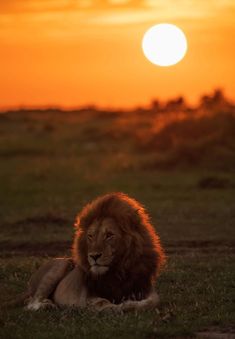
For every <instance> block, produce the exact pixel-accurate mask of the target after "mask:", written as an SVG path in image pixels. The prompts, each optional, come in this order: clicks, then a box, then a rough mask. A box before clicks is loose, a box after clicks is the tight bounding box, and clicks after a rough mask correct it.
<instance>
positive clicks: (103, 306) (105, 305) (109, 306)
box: [87, 291, 159, 312]
mask: <svg viewBox="0 0 235 339" xmlns="http://www.w3.org/2000/svg"><path fill="white" fill-rule="evenodd" d="M158 304H159V296H158V294H157V293H156V292H155V291H153V292H152V293H151V294H150V295H149V296H148V298H146V299H143V300H138V301H137V300H126V301H124V302H123V303H121V304H113V303H111V302H110V301H109V300H107V299H104V298H92V299H90V300H89V301H88V304H87V305H88V307H89V308H90V309H91V310H95V311H114V312H128V311H142V310H150V309H153V308H155V307H157V305H158Z"/></svg>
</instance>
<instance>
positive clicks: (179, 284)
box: [0, 107, 235, 339]
mask: <svg viewBox="0 0 235 339" xmlns="http://www.w3.org/2000/svg"><path fill="white" fill-rule="evenodd" d="M217 113H221V112H217ZM217 113H216V114H213V115H210V114H209V115H207V116H206V117H203V118H200V117H197V118H195V115H196V113H195V112H191V111H187V110H185V112H184V114H183V115H182V114H181V113H180V114H179V116H180V117H181V118H180V119H179V120H177V121H172V120H171V118H169V121H168V122H167V124H166V126H165V123H166V121H165V118H164V117H165V116H166V115H167V114H168V116H169V117H170V113H166V112H165V113H164V112H162V113H155V112H154V111H153V110H152V111H149V112H148V111H141V110H139V111H136V112H130V113H126V114H124V113H121V112H120V113H118V112H110V113H105V112H97V111H95V110H93V111H90V112H89V111H83V112H82V111H81V112H66V113H65V112H59V111H43V112H40V111H38V112H25V111H21V112H13V113H8V114H4V115H0V187H1V189H0V206H1V207H0V232H1V233H0V249H1V252H0V253H1V254H0V267H1V271H0V287H1V294H0V302H3V301H5V300H8V299H12V298H14V297H15V296H16V295H17V294H19V293H20V292H22V291H23V290H24V288H25V285H26V282H27V280H28V279H29V277H30V275H31V273H32V272H34V271H35V270H36V268H37V267H38V266H39V265H40V264H41V263H42V262H43V261H44V260H47V259H48V257H53V256H62V255H68V256H69V255H70V246H71V242H72V237H73V232H74V229H73V222H74V219H75V216H76V214H77V213H78V212H79V210H80V209H81V208H82V207H83V206H84V204H86V203H87V202H88V201H90V200H91V199H93V198H95V197H97V196H98V195H100V194H103V193H107V192H110V191H123V192H125V193H127V194H129V195H130V196H132V197H134V198H136V199H137V200H139V201H141V202H142V203H143V204H144V205H145V206H146V208H147V210H148V212H149V214H150V215H151V218H152V221H153V223H154V225H155V226H156V229H157V231H158V233H159V235H160V237H161V240H162V243H163V246H164V247H165V250H166V253H167V255H168V260H167V265H166V267H165V268H164V270H163V271H162V273H161V275H160V277H159V279H158V281H157V286H156V288H157V290H158V292H159V295H160V298H161V304H160V306H159V310H155V311H148V312H143V313H137V314H135V313H131V314H124V315H116V314H105V313H104V314H96V313H92V312H87V311H84V310H66V309H64V310H53V311H40V312H35V313H33V312H28V311H25V310H23V309H22V308H17V307H15V308H12V309H4V310H2V311H0V337H1V338H9V339H10V338H14V339H16V338H40V339H42V338H70V337H75V336H76V337H77V338H162V337H166V338H170V337H178V338H184V337H191V336H195V335H198V333H199V332H204V334H205V335H212V334H213V333H217V334H218V338H223V337H224V338H225V337H226V338H229V337H231V338H233V337H234V336H235V326H234V324H235V311H234V310H235V303H234V301H235V300H234V299H235V298H234V297H235V260H234V259H235V229H234V227H235V205H234V193H235V175H234V168H235V167H234V166H235V118H234V108H231V107H230V108H229V112H223V114H217ZM164 114H165V115H164ZM185 115H186V118H185ZM187 115H188V116H187ZM166 120H167V119H166ZM164 126H165V127H164ZM159 127H161V128H162V129H159ZM225 333H226V334H225ZM201 336H202V337H203V334H201Z"/></svg>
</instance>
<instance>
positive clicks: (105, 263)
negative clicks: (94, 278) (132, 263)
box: [86, 218, 121, 275]
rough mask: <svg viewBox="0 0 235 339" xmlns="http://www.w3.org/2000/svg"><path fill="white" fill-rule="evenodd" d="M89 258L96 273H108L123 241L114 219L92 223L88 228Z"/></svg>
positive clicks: (91, 268)
mask: <svg viewBox="0 0 235 339" xmlns="http://www.w3.org/2000/svg"><path fill="white" fill-rule="evenodd" d="M86 237H87V239H86V240H87V249H88V251H87V259H88V263H89V265H90V272H91V273H92V274H94V275H102V274H104V273H106V272H107V271H108V270H109V268H110V266H111V265H112V263H113V261H114V259H115V257H116V256H117V252H118V250H119V247H120V246H119V245H120V241H121V231H120V230H119V229H118V228H117V225H116V224H115V222H114V220H113V219H111V218H105V219H103V220H100V221H99V220H97V221H95V222H94V223H92V224H91V225H90V226H89V228H88V230H87V234H86Z"/></svg>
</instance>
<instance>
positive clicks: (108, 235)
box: [106, 232, 114, 239]
mask: <svg viewBox="0 0 235 339" xmlns="http://www.w3.org/2000/svg"><path fill="white" fill-rule="evenodd" d="M113 236H114V234H113V233H111V232H108V233H106V239H110V238H112V237H113Z"/></svg>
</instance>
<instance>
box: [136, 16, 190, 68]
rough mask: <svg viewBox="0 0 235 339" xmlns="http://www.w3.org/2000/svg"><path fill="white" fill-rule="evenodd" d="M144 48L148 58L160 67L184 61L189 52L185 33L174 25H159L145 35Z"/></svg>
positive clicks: (151, 28)
mask: <svg viewBox="0 0 235 339" xmlns="http://www.w3.org/2000/svg"><path fill="white" fill-rule="evenodd" d="M142 48H143V51H144V55H145V56H146V58H147V59H148V60H149V61H151V62H152V63H153V64H155V65H158V66H172V65H175V64H177V63H178V62H179V61H181V60H182V59H183V57H184V56H185V54H186V51H187V39H186V36H185V34H184V32H183V31H182V30H181V29H180V28H179V27H177V26H175V25H172V24H166V23H164V24H158V25H155V26H152V27H150V28H149V29H148V30H147V31H146V33H145V34H144V37H143V41H142Z"/></svg>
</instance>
